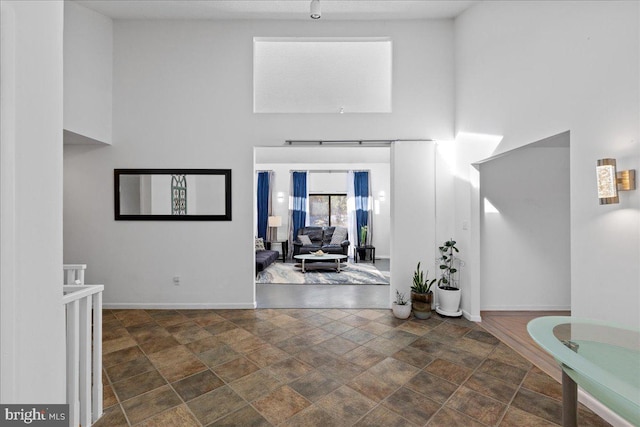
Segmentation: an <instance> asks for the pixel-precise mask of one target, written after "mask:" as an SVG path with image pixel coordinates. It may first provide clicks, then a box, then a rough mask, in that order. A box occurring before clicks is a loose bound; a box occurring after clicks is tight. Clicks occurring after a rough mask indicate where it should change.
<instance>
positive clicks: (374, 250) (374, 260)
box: [371, 248, 376, 264]
mask: <svg viewBox="0 0 640 427" xmlns="http://www.w3.org/2000/svg"><path fill="white" fill-rule="evenodd" d="M371 261H373V263H374V264H375V263H376V248H373V249H372V250H371Z"/></svg>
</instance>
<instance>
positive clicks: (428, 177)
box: [390, 141, 437, 297]
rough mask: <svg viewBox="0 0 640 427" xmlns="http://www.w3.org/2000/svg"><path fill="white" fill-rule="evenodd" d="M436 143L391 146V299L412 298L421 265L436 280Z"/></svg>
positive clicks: (405, 142) (405, 143) (406, 142)
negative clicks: (399, 296) (417, 267)
mask: <svg viewBox="0 0 640 427" xmlns="http://www.w3.org/2000/svg"><path fill="white" fill-rule="evenodd" d="M435 178H436V171H435V143H433V142H425V141H404V142H395V143H394V144H393V145H392V147H391V218H392V219H391V287H390V288H391V289H390V290H391V296H392V297H394V296H395V292H396V290H398V291H400V292H402V293H406V295H407V296H408V295H409V292H410V290H411V289H410V288H411V284H412V278H413V272H414V271H415V269H416V265H417V264H418V262H421V268H422V269H423V270H429V274H428V278H429V279H433V278H435V277H436V274H437V273H436V269H435V259H436V241H435V238H436V230H435V229H436V217H435V214H436V208H435V201H436V196H435V191H436V182H435Z"/></svg>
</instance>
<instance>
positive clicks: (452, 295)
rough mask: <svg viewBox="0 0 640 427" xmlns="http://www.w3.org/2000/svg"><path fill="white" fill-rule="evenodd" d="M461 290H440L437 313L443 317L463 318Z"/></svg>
mask: <svg viewBox="0 0 640 427" xmlns="http://www.w3.org/2000/svg"><path fill="white" fill-rule="evenodd" d="M460 295H461V293H460V289H449V290H445V289H442V288H438V305H437V306H436V312H438V313H439V314H441V315H443V316H452V317H458V316H462V310H460Z"/></svg>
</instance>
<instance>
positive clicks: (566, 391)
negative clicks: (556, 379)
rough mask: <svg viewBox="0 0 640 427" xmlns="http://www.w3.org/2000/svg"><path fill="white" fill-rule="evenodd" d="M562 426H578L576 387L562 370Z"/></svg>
mask: <svg viewBox="0 0 640 427" xmlns="http://www.w3.org/2000/svg"><path fill="white" fill-rule="evenodd" d="M562 425H563V427H577V425H578V385H577V384H576V383H575V381H573V379H572V378H571V377H570V376H569V375H567V373H566V372H565V371H564V369H563V370H562Z"/></svg>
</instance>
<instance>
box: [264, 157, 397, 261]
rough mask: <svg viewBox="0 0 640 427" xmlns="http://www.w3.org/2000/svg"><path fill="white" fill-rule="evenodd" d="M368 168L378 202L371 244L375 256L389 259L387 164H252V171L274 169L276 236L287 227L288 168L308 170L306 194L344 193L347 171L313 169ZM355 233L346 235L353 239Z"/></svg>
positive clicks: (388, 178) (372, 188)
mask: <svg viewBox="0 0 640 427" xmlns="http://www.w3.org/2000/svg"><path fill="white" fill-rule="evenodd" d="M332 169H333V170H336V171H345V170H350V169H351V170H369V171H370V177H371V192H372V195H373V199H374V201H378V206H379V207H380V210H379V212H378V213H375V212H374V215H373V227H374V228H373V245H374V246H375V247H376V258H389V255H390V248H389V242H390V237H389V227H390V209H389V207H390V203H389V192H390V174H389V163H386V164H385V163H327V164H323V163H291V164H283V163H269V164H267V163H261V164H256V170H272V171H274V186H273V204H272V206H273V214H274V215H279V216H281V217H282V227H279V228H278V238H279V239H281V240H283V239H286V237H287V230H288V229H289V228H288V227H289V210H288V206H289V178H290V176H289V175H290V174H289V171H290V170H308V171H309V172H310V173H309V180H308V186H309V193H345V194H346V193H347V172H332V173H314V172H313V171H314V170H320V171H326V170H332ZM380 191H384V194H385V200H384V201H381V200H380V197H379V192H380ZM279 192H280V193H283V194H284V200H283V201H282V202H278V200H277V194H278V193H279ZM355 239H356V237H355V236H349V240H350V241H351V242H355ZM351 255H352V254H351V253H350V254H349V256H351Z"/></svg>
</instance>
